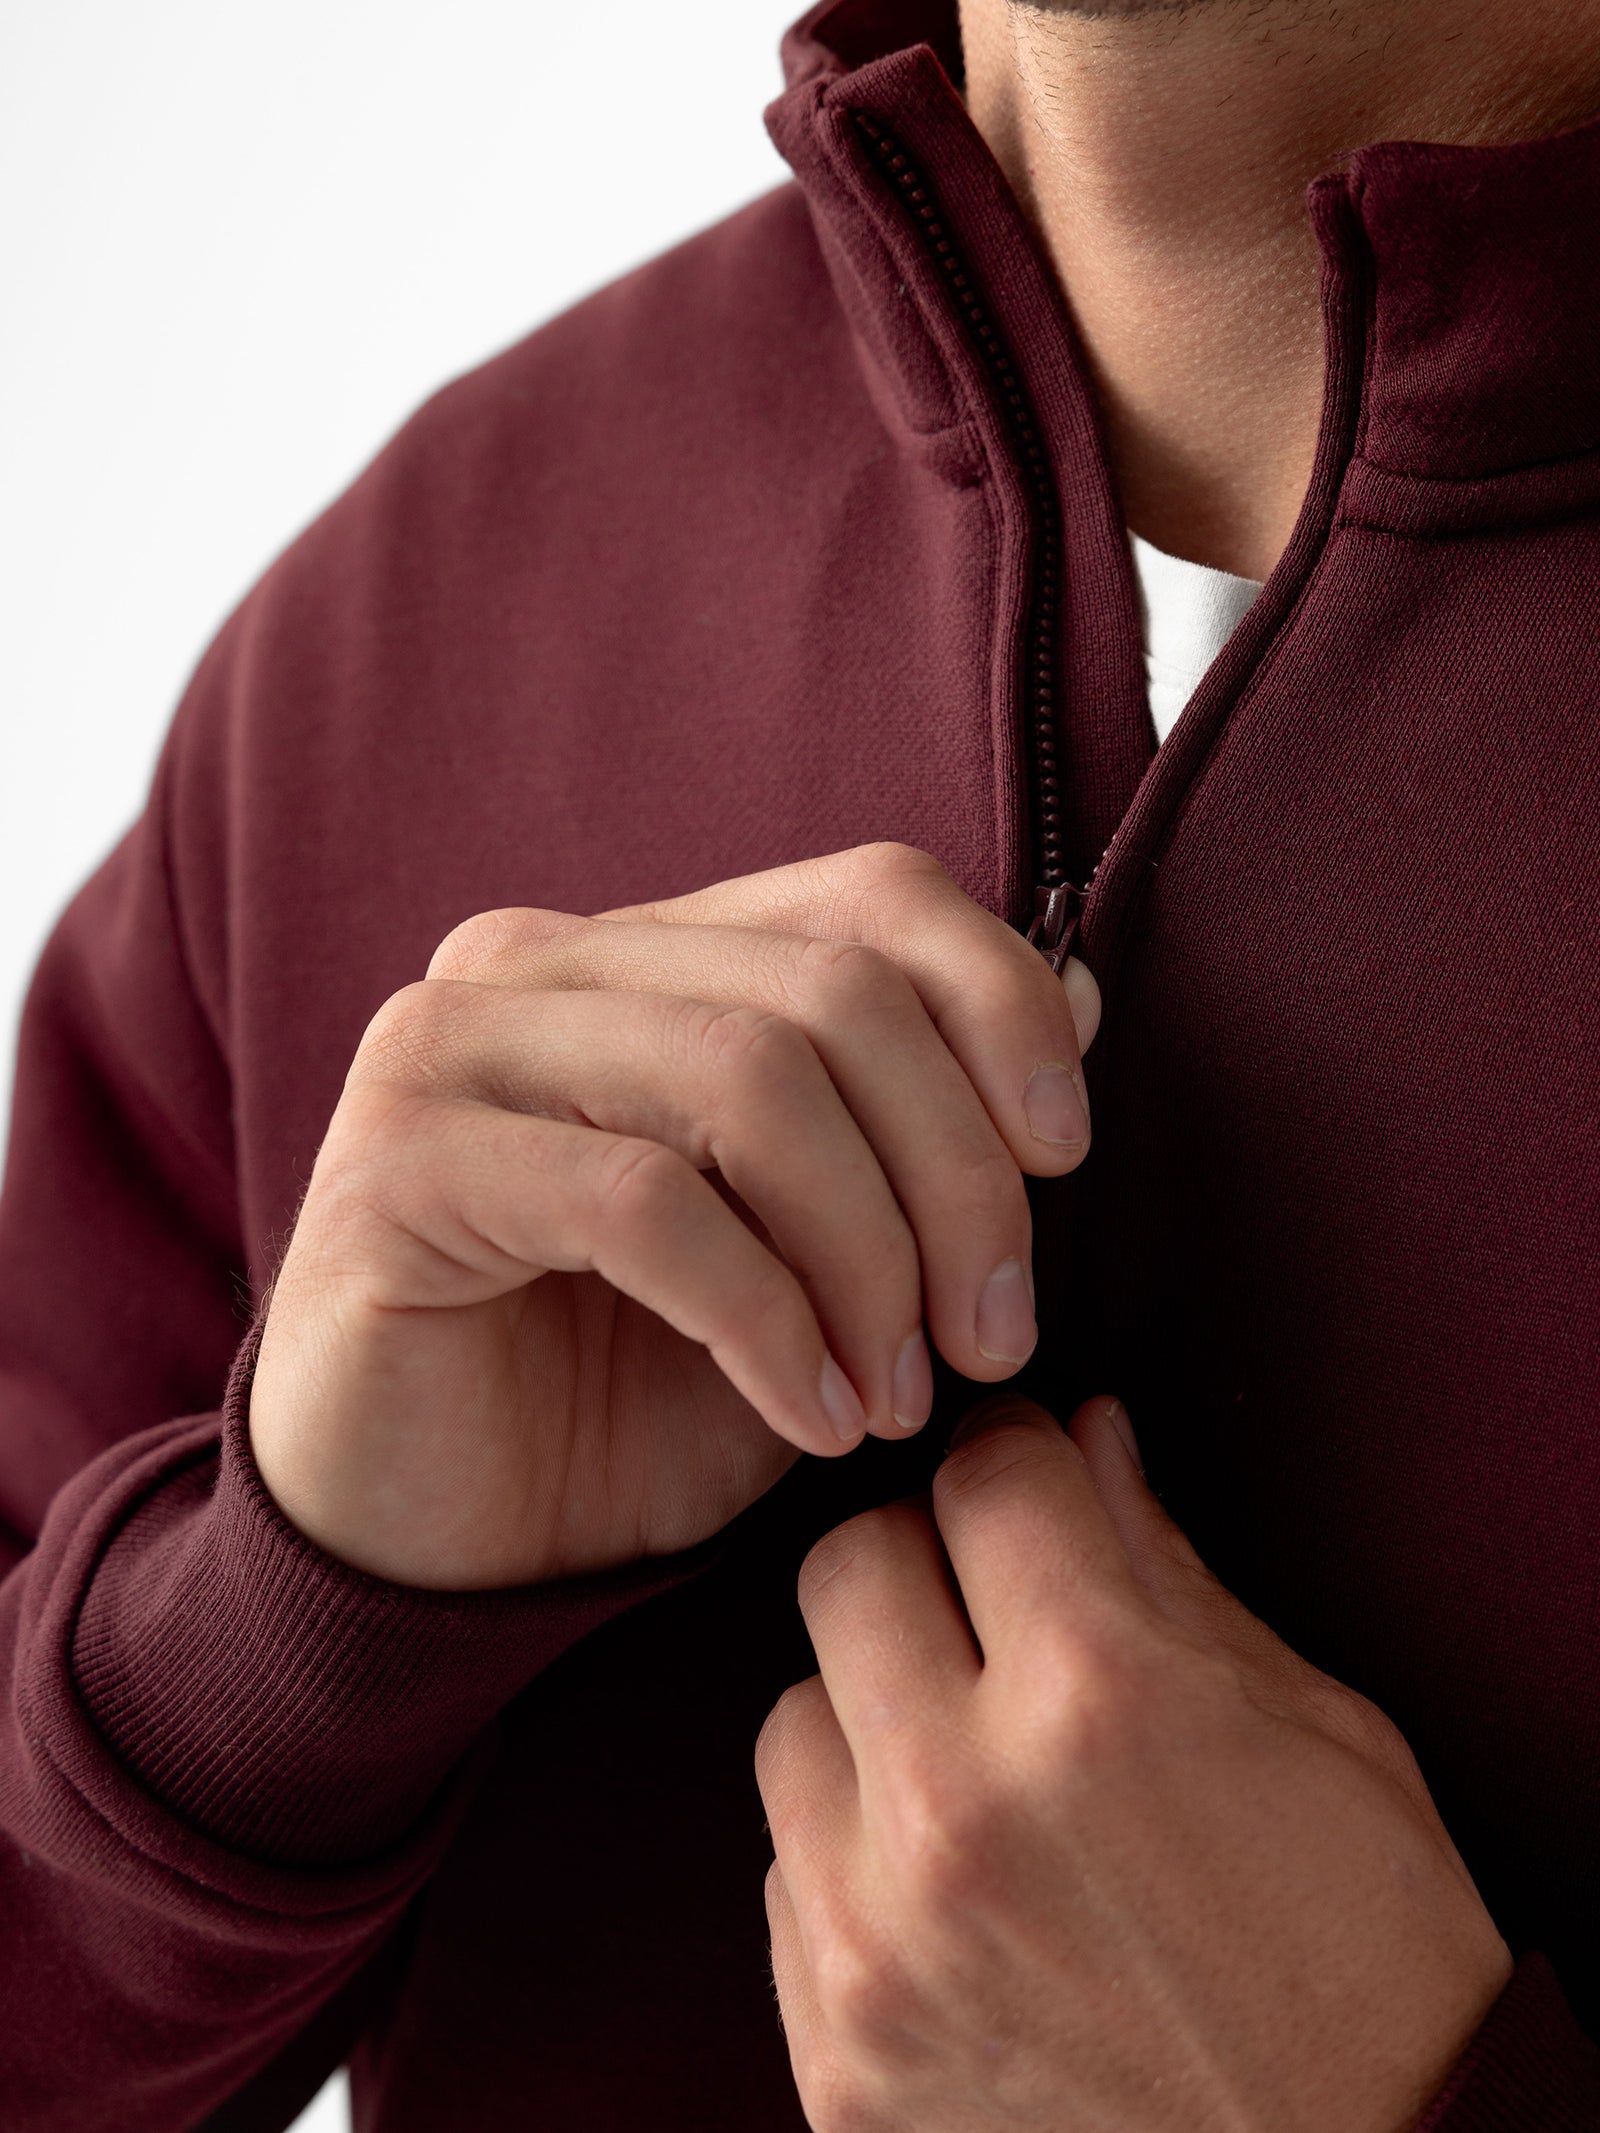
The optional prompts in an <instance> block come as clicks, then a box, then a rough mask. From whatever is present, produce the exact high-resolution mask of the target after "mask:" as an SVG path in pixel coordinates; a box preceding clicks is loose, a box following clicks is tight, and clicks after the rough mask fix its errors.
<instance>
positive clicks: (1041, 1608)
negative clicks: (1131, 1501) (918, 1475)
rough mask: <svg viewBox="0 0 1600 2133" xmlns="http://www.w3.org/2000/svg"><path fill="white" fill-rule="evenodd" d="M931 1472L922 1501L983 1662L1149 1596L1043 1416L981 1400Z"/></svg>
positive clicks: (1031, 1651) (1049, 1651)
mask: <svg viewBox="0 0 1600 2133" xmlns="http://www.w3.org/2000/svg"><path fill="white" fill-rule="evenodd" d="M976 1421H977V1428H976V1429H975V1431H974V1433H973V1434H972V1435H971V1436H970V1437H963V1436H961V1435H960V1432H959V1431H958V1433H957V1435H958V1440H959V1441H957V1442H955V1443H954V1444H953V1445H952V1448H951V1450H950V1451H949V1452H948V1453H947V1455H946V1457H945V1460H944V1463H943V1464H942V1465H941V1466H940V1467H939V1469H938V1470H937V1472H936V1473H935V1475H934V1477H933V1511H934V1517H935V1519H936V1520H937V1521H938V1526H939V1532H940V1536H941V1538H942V1539H943V1541H944V1545H945V1552H946V1553H947V1554H948V1556H949V1558H950V1564H951V1567H952V1569H953V1570H954V1571H955V1574H956V1579H957V1582H958V1583H959V1585H960V1587H961V1597H962V1599H963V1601H964V1602H965V1603H966V1609H967V1616H968V1619H969V1620H970V1621H971V1623H972V1627H973V1631H974V1633H975V1634H976V1636H977V1639H978V1643H979V1645H980V1646H981V1647H982V1650H983V1658H984V1667H985V1670H986V1671H987V1670H988V1669H989V1668H991V1667H998V1668H1000V1669H1001V1670H1003V1671H1007V1672H1014V1671H1017V1670H1020V1669H1025V1668H1026V1666H1027V1663H1028V1661H1029V1660H1030V1659H1032V1658H1034V1657H1035V1656H1037V1657H1039V1658H1043V1659H1050V1658H1052V1657H1054V1656H1058V1655H1059V1654H1060V1652H1061V1650H1062V1647H1063V1642H1064V1640H1065V1639H1072V1640H1077V1639H1081V1638H1082V1637H1083V1636H1084V1634H1085V1633H1088V1634H1090V1635H1092V1634H1093V1632H1094V1630H1095V1628H1096V1626H1097V1625H1104V1624H1106V1623H1108V1622H1109V1621H1111V1620H1113V1619H1116V1618H1122V1619H1126V1616H1127V1614H1128V1612H1129V1610H1132V1611H1133V1612H1134V1613H1136V1614H1140V1615H1145V1614H1147V1612H1148V1606H1149V1603H1148V1601H1147V1600H1146V1599H1145V1596H1144V1593H1143V1590H1142V1588H1141V1586H1140V1584H1139V1582H1138V1579H1137V1578H1136V1577H1135V1575H1134V1571H1133V1566H1132V1564H1131V1563H1130V1562H1129V1559H1128V1551H1127V1549H1126V1548H1125V1547H1124V1546H1123V1544H1122V1541H1121V1539H1120V1537H1119V1536H1118V1533H1117V1529H1116V1527H1115V1526H1114V1525H1113V1524H1112V1522H1111V1519H1110V1517H1109V1515H1108V1513H1107V1511H1106V1507H1105V1505H1104V1504H1103V1503H1102V1502H1101V1500H1100V1494H1099V1491H1098V1490H1097V1489H1096V1487H1095V1484H1094V1479H1093V1476H1092V1475H1091V1474H1090V1471H1089V1467H1088V1463H1087V1461H1086V1460H1085V1459H1084V1456H1083V1454H1082V1452H1080V1451H1079V1449H1078V1447H1077V1445H1076V1444H1074V1443H1073V1441H1072V1439H1071V1438H1070V1437H1068V1436H1067V1434H1066V1433H1065V1431H1064V1430H1063V1429H1062V1427H1061V1425H1060V1423H1059V1422H1057V1420H1056V1419H1055V1417H1054V1416H1053V1415H1050V1414H1047V1413H1046V1412H1045V1410H1044V1409H1043V1408H1042V1407H1039V1406H1036V1405H1035V1404H1034V1402H1033V1401H1031V1400H1024V1399H1019V1398H1016V1397H1010V1398H1004V1399H1001V1400H997V1401H991V1402H987V1403H985V1406H984V1408H983V1409H982V1410H980V1412H979V1414H978V1416H977V1417H976Z"/></svg>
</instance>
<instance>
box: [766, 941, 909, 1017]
mask: <svg viewBox="0 0 1600 2133" xmlns="http://www.w3.org/2000/svg"><path fill="white" fill-rule="evenodd" d="M793 982H794V986H795V990H796V993H797V996H798V998H799V999H800V1000H801V1001H802V1002H803V1003H804V1004H805V1006H806V1007H807V1008H808V1009H809V1010H810V1011H811V1013H813V1014H819V1015H820V1016H821V1017H822V1019H824V1020H825V1021H828V1022H842V1021H847V1020H855V1019H856V1018H858V1017H859V1016H860V1015H862V1014H866V1013H873V1012H877V1013H881V1012H882V1011H883V1009H884V1007H885V1006H891V1007H893V1006H898V1005H901V1004H902V1003H903V1000H904V996H905V994H906V992H907V991H908V990H909V986H910V981H909V980H908V979H907V978H906V976H905V974H904V973H903V972H902V971H901V970H900V969H899V967H898V966H897V965H896V964H894V963H892V962H891V961H890V960H889V958H888V957H887V956H886V955H881V954H880V953H879V952H878V950H877V949H876V948H869V947H868V946H867V945H866V944H865V942H863V941H839V940H802V941H799V942H797V943H796V946H795V952H794V980H793Z"/></svg>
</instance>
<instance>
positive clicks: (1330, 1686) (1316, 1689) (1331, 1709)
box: [1312, 1673, 1417, 1778]
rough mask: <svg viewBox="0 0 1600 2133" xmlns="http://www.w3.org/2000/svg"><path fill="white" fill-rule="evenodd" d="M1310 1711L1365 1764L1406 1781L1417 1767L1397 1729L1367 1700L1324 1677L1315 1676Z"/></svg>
mask: <svg viewBox="0 0 1600 2133" xmlns="http://www.w3.org/2000/svg"><path fill="white" fill-rule="evenodd" d="M1312 1695H1313V1712H1314V1715H1315V1717H1316V1719H1317V1720H1318V1722H1319V1723H1320V1724H1321V1725H1322V1727H1323V1728H1324V1730H1325V1731H1327V1732H1329V1733H1331V1734H1332V1735H1333V1736H1334V1738H1335V1739H1336V1740H1338V1741H1340V1742H1341V1743H1342V1745H1343V1746H1345V1747H1347V1748H1350V1749H1352V1750H1354V1752H1355V1753H1356V1754H1357V1755H1359V1756H1360V1757H1361V1758H1362V1759H1363V1760H1364V1761H1366V1762H1370V1763H1376V1764H1377V1765H1378V1766H1379V1767H1380V1768H1381V1769H1385V1770H1388V1771H1391V1772H1393V1773H1396V1774H1399V1775H1404V1776H1405V1777H1407V1778H1409V1777H1410V1775H1411V1774H1412V1772H1413V1771H1415V1770H1416V1768H1417V1763H1416V1758H1415V1756H1414V1755H1413V1754H1412V1752H1411V1748H1410V1745H1409V1743H1408V1742H1407V1740H1406V1737H1405V1735H1404V1734H1403V1733H1402V1732H1401V1731H1400V1728H1399V1727H1398V1726H1397V1725H1396V1724H1395V1722H1394V1720H1393V1719H1392V1718H1390V1717H1389V1716H1388V1715H1387V1714H1386V1713H1385V1712H1383V1711H1380V1710H1379V1708H1378V1706H1377V1705H1376V1704H1375V1703H1373V1702H1371V1701H1370V1699H1369V1698H1367V1697H1365V1696H1363V1695H1361V1694H1360V1693H1359V1691H1357V1690H1355V1689H1350V1688H1346V1687H1345V1685H1344V1683H1343V1682H1340V1681H1334V1680H1333V1679H1331V1678H1330V1677H1329V1676H1328V1675H1326V1674H1320V1673H1319V1674H1318V1675H1317V1676H1316V1677H1315V1681H1314V1684H1313V1689H1312Z"/></svg>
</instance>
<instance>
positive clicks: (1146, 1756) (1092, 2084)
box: [756, 1400, 1511, 2133]
mask: <svg viewBox="0 0 1600 2133" xmlns="http://www.w3.org/2000/svg"><path fill="white" fill-rule="evenodd" d="M968 1427H969V1426H968V1425H963V1429H962V1431H960V1432H958V1438H959V1440H960V1441H959V1442H958V1443H956V1444H955V1445H954V1446H953V1448H952V1450H951V1453H950V1455H949V1457H948V1458H947V1459H946V1460H945V1462H944V1464H943V1465H942V1466H941V1467H940V1469H939V1471H938V1473H937V1475H936V1476H935V1480H934V1487H933V1491H932V1498H931V1509H932V1516H929V1514H928V1510H927V1508H926V1506H927V1504H928V1502H929V1499H928V1498H927V1497H926V1496H924V1497H923V1498H921V1499H912V1500H911V1501H909V1502H906V1503H901V1504H893V1505H889V1506H887V1507H886V1508H884V1509H882V1510H876V1511H870V1512H867V1513H866V1514H864V1515H863V1516H861V1517H859V1518H854V1519H851V1520H850V1521H849V1522H848V1523H847V1524H845V1525H842V1526H840V1527H838V1528H837V1529H836V1530H835V1531H834V1532H832V1533H830V1534H828V1535H827V1536H826V1537H825V1538H824V1539H823V1540H821V1541H820V1542H818V1544H817V1546H816V1547H814V1548H813V1549H812V1551H811V1553H810V1554H809V1555H808V1556H807V1558H806V1561H805V1564H804V1567H803V1569H802V1572H801V1579H800V1598H801V1606H802V1608H803V1610H804V1612H805V1617H806V1621H807V1624H808V1626H809V1628H810V1632H811V1637H812V1642H813V1644H814V1646H815V1648H816V1652H817V1657H818V1659H819V1661H820V1663H821V1667H822V1672H821V1674H820V1675H813V1676H812V1678H811V1679H810V1680H809V1681H804V1682H801V1683H800V1684H799V1685H798V1686H797V1687H796V1688H793V1689H790V1690H789V1691H788V1692H787V1694H786V1695H785V1696H784V1697H783V1698H782V1699H781V1700H780V1701H779V1703H778V1705H777V1706H776V1708H775V1709H774V1711H773V1713H772V1715H771V1717H770V1718H769V1719H768V1721H767V1724H766V1726H765V1727H764V1728H763V1730H762V1734H761V1738H760V1741H759V1742H758V1744H757V1748H756V1773H757V1778H758V1782H759V1784H760V1787H761V1792H762V1797H763V1799H764V1800H765V1802H766V1807H767V1813H768V1817H769V1826H770V1828H771V1832H772V1838H773V1844H774V1848H775V1850H776V1853H777V1859H776V1861H775V1863H774V1865H773V1867H772V1870H771V1872H770V1874H769V1875H768V1879H767V1914H768V1919H769V1922H770V1925H771V1929H772V1958H773V1976H774V1982H775V1984H776V1986H777V1991H778V1996H779V2001H780V2004H781V2007H782V2011H783V2018H784V2025H785V2029H786V2031H787V2035H788V2040H789V2050H790V2056H791V2059H792V2062H793V2065H794V2071H795V2078H796V2081H797V2083H798V2086H799V2090H800V2096H801V2100H802V2102H803V2104H804V2106H805V2110H806V2115H807V2117H808V2119H809V2121H810V2124H811V2126H812V2127H813V2129H814V2133H846V2129H848V2133H998V2129H1000V2128H1002V2127H1004V2128H1012V2129H1016V2133H1402V2129H1404V2128H1406V2127H1409V2126H1411V2125H1412V2124H1414V2122H1415V2120H1416V2118H1417V2116H1418V2114H1419V2113H1420V2112H1421V2111H1422V2110H1423V2108H1424V2107H1425V2105H1426V2103H1427V2101H1428V2100H1429V2098H1430V2097H1431V2096H1432V2095H1433V2094H1434V2093H1436V2091H1437V2090H1438V2088H1439V2087H1440V2086H1441V2085H1442V2084H1443V2081H1444V2079H1445V2077H1446V2075H1447V2074H1448V2072H1449V2070H1450V2068H1451V2066H1452V2065H1453V2064H1454V2062H1455V2060H1456V2059H1457V2058H1458V2057H1459V2055H1460V2053H1461V2051H1462V2049H1463V2048H1464V2046H1465V2045H1466V2043H1467V2040H1468V2039H1469V2037H1470V2036H1471V2034H1472V2032H1473V2030H1474V2029H1475V2028H1476V2027H1477V2026H1478V2023H1479V2022H1480V2021H1481V2019H1482V2017H1483V2016H1484V2014H1485V2013H1486V2012H1487V2010H1488V2008H1489V2006H1490V2004H1491V2002H1492V2001H1493V2000H1494V1999H1495V1997H1496V1995H1497V1994H1498V1993H1499V1991H1500V1989H1501V1987H1502V1986H1503V1985H1504V1984H1505V1982H1506V1979H1507V1978H1508V1976H1509V1975H1510V1971H1511V1959H1510V1956H1509V1953H1508V1951H1507V1949H1506V1947H1505V1944H1504V1942H1503V1941H1502V1940H1501V1938H1500V1936H1499V1934H1498V1932H1497V1931H1496V1929H1495V1926H1494V1924H1493V1922H1492V1920H1491V1919H1490V1917H1489V1915H1488V1913H1487V1911H1486V1910H1485V1909H1484V1906H1483V1903H1482V1901H1481V1899H1480V1898H1479V1896H1478V1894H1477V1891H1476V1890H1475V1888H1474V1887H1473V1885H1472V1882H1471V1880H1470V1878H1469V1877H1468V1874H1467V1871H1466V1869H1465V1867H1464V1866H1463V1865H1462V1863H1461V1860H1460V1858H1459V1856H1458V1855H1457V1853H1456V1850H1455V1848H1454V1846H1453V1845H1452V1844H1451V1842H1450V1839H1449V1837H1448V1836H1447V1835H1446V1833H1445V1829H1444V1826H1443V1824H1442V1823H1441V1822H1440V1820H1439V1817H1438V1815H1437V1813H1436V1811H1435V1809H1434V1806H1433V1803H1432V1801H1431V1799H1430V1798H1429V1796H1428V1792H1427V1788H1426V1786H1425V1785H1424V1784H1423V1781H1422V1778H1421V1775H1420V1773H1419V1771H1418V1769H1417V1766H1416V1763H1415V1762H1414V1761H1413V1759H1412V1757H1411V1754H1410V1752H1409V1750H1408V1749H1407V1748H1406V1745H1405V1743H1404V1741H1403V1740H1402V1739H1401V1738H1400V1736H1399V1734H1398V1733H1397V1732H1396V1730H1395V1728H1394V1727H1393V1726H1392V1725H1391V1724H1390V1723H1389V1721H1388V1720H1387V1719H1386V1718H1385V1717H1384V1716H1383V1715H1382V1713H1381V1712H1379V1711H1378V1710H1376V1709H1375V1708H1374V1707H1373V1705H1371V1704H1370V1703H1368V1702H1367V1701H1365V1699H1364V1698H1362V1697H1360V1696H1358V1695H1356V1694H1354V1693H1353V1692H1352V1691H1350V1690H1348V1689H1345V1688H1343V1687H1341V1686H1340V1685H1339V1684H1338V1683H1337V1682H1335V1681H1332V1680H1330V1679H1329V1677H1328V1676H1327V1675H1325V1674H1322V1673H1319V1672H1318V1671H1317V1669H1316V1668H1315V1667H1312V1666H1310V1665H1308V1664H1307V1663H1306V1662H1305V1661H1304V1660H1302V1659H1300V1658H1298V1657H1297V1656H1296V1655H1295V1653H1293V1652H1291V1651H1290V1650H1289V1649H1288V1648H1287V1646H1285V1645H1284V1644H1282V1643H1280V1642H1279V1640H1278V1639H1277V1638H1276V1637H1274V1636H1273V1635H1272V1633H1271V1632H1270V1631H1269V1630H1268V1629H1267V1628H1266V1627H1265V1626H1264V1625H1263V1624H1262V1623H1261V1622H1260V1621H1258V1620H1257V1618H1256V1617H1255V1616H1253V1615H1251V1614H1249V1613H1247V1612H1246V1610H1245V1609H1244V1608H1243V1607H1241V1606H1240V1605H1239V1603H1238V1601H1237V1600H1235V1599H1234V1598H1233V1597H1232V1596H1231V1594H1229V1593H1228V1592H1226V1591H1225V1590H1224V1589H1223V1588H1222V1586H1220V1585H1219V1584H1218V1583H1217V1582H1216V1580H1215V1579H1214V1578H1213V1577H1212V1576H1211V1575H1210V1573H1209V1572H1208V1571H1207V1570H1206V1569H1205V1567H1204V1566H1203V1565H1202V1564H1201V1562H1200V1560H1199V1558H1198V1557H1197V1556H1196V1555H1195V1553H1194V1551H1193V1549H1192V1548H1190V1546H1189V1545H1188V1543H1187V1541H1186V1540H1185V1539H1184V1537H1183V1535H1182V1534H1181V1533H1180V1532H1179V1531H1178V1529H1177V1528H1176V1527H1175V1526H1174V1525H1173V1524H1172V1523H1171V1521H1170V1520H1169V1519H1168V1518H1167V1517H1166V1515H1165V1513H1164V1512H1163V1511H1162V1509H1161V1507H1160V1505H1159V1504H1158V1503H1157V1502H1156V1500H1155V1498H1154V1497H1153V1496H1152V1495H1151V1493H1150V1491H1149V1489H1148V1488H1147V1486H1146V1484H1145V1482H1144V1479H1143V1475H1142V1473H1141V1471H1140V1469H1139V1467H1138V1465H1137V1463H1136V1461H1135V1458H1134V1457H1133V1456H1132V1455H1131V1453H1130V1451H1129V1450H1128V1449H1126V1448H1125V1445H1124V1440H1123V1437H1122V1434H1121V1432H1122V1431H1123V1430H1126V1429H1127V1418H1126V1416H1125V1415H1124V1414H1123V1413H1122V1411H1121V1409H1120V1408H1119V1407H1118V1406H1117V1404H1116V1403H1115V1402H1114V1401H1106V1400H1099V1401H1094V1402H1091V1403H1089V1405H1087V1406H1085V1407H1083V1408H1080V1409H1079V1411H1078V1413H1077V1415H1076V1416H1075V1417H1074V1418H1073V1422H1072V1425H1071V1436H1070V1438H1069V1437H1068V1436H1065V1435H1063V1434H1062V1432H1061V1430H1060V1428H1059V1427H1058V1426H1057V1424H1056V1423H1055V1422H1054V1421H1053V1420H1052V1419H1051V1417H1050V1416H1048V1415H1046V1414H1045V1413H1043V1411H1042V1410H1040V1409H1039V1408H1037V1407H1032V1406H1030V1405H1028V1404H1027V1403H1025V1402H1021V1401H1018V1400H1005V1401H996V1402H993V1403H991V1406H990V1408H989V1409H988V1410H987V1411H986V1412H985V1413H983V1414H981V1415H979V1416H978V1417H977V1418H975V1426H973V1427H972V1428H971V1433H970V1434H969V1433H968ZM1127 1442H1128V1443H1129V1444H1131V1442H1132V1437H1131V1431H1130V1432H1129V1434H1128V1439H1127ZM947 1553H948V1562H947V1560H946V1555H947ZM952 1566H953V1570H954V1576H953V1577H952V1575H951V1569H952ZM963 1603H965V1606H964V1608H963Z"/></svg>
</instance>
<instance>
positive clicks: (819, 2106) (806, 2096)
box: [800, 2056, 883, 2133]
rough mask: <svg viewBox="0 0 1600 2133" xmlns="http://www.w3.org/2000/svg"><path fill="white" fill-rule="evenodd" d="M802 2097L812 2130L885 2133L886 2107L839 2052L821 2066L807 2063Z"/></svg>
mask: <svg viewBox="0 0 1600 2133" xmlns="http://www.w3.org/2000/svg"><path fill="white" fill-rule="evenodd" d="M800 2101H802V2103H804V2112H806V2124H809V2127H811V2133H883V2107H881V2105H879V2103H877V2101H875V2099H873V2097H870V2095H868V2090H866V2088H864V2086H862V2080H860V2075H858V2073H853V2071H851V2067H849V2065H847V2063H845V2060H843V2058H838V2056H828V2058H826V2060H823V2063H821V2065H819V2067H817V2065H813V2067H806V2071H804V2075H802V2080H800Z"/></svg>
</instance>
